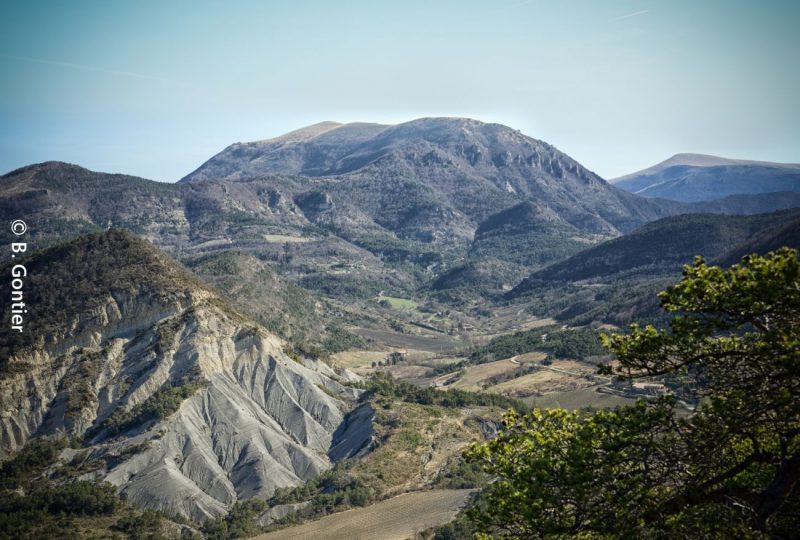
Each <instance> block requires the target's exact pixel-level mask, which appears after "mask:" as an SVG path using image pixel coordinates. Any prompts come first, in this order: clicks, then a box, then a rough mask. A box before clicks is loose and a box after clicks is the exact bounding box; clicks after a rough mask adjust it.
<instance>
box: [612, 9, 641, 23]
mask: <svg viewBox="0 0 800 540" xmlns="http://www.w3.org/2000/svg"><path fill="white" fill-rule="evenodd" d="M645 13H650V10H649V9H643V10H642V11H636V12H634V13H628V14H627V15H623V16H621V17H614V18H613V19H611V20H612V21H621V20H623V19H630V18H631V17H638V16H639V15H644V14H645Z"/></svg>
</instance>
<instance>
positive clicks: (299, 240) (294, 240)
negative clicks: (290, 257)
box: [263, 234, 314, 244]
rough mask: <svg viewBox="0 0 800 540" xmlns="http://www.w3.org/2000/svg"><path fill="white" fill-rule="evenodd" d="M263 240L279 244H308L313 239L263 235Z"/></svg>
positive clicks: (284, 235) (283, 235)
mask: <svg viewBox="0 0 800 540" xmlns="http://www.w3.org/2000/svg"><path fill="white" fill-rule="evenodd" d="M263 236H264V240H266V241H267V242H281V243H286V242H289V243H299V244H303V243H305V242H310V241H311V240H314V238H307V237H305V236H289V235H286V234H265V235H263Z"/></svg>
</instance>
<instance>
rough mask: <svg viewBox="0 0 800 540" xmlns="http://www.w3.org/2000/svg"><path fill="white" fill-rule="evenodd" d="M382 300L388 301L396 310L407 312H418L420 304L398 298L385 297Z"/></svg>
mask: <svg viewBox="0 0 800 540" xmlns="http://www.w3.org/2000/svg"><path fill="white" fill-rule="evenodd" d="M381 300H386V301H387V302H389V305H391V306H392V307H393V308H395V309H405V310H407V311H418V308H419V304H418V303H417V302H414V301H413V300H410V299H408V298H398V297H396V296H384V297H382V298H381Z"/></svg>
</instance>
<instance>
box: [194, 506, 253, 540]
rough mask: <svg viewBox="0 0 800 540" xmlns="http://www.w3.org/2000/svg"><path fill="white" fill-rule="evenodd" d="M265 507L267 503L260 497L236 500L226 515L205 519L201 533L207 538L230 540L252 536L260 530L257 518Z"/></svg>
mask: <svg viewBox="0 0 800 540" xmlns="http://www.w3.org/2000/svg"><path fill="white" fill-rule="evenodd" d="M266 509H267V503H266V502H264V501H262V500H261V499H248V500H246V501H241V502H237V503H235V504H234V505H233V507H232V508H231V509H230V511H229V512H228V515H227V516H225V517H223V518H219V519H209V520H207V521H206V522H205V524H204V525H203V534H204V535H205V538H206V539H207V540H231V539H233V538H247V537H249V536H253V535H255V534H258V533H259V532H261V528H260V527H259V525H258V522H257V518H258V516H259V515H260V514H261V513H262V512H263V511H264V510H266Z"/></svg>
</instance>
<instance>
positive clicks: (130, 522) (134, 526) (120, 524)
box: [114, 508, 165, 540]
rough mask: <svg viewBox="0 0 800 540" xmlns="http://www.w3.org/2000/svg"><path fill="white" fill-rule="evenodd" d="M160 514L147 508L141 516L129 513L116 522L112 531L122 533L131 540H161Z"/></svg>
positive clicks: (162, 537) (162, 536)
mask: <svg viewBox="0 0 800 540" xmlns="http://www.w3.org/2000/svg"><path fill="white" fill-rule="evenodd" d="M161 522H162V516H161V513H160V512H158V511H156V510H153V509H152V508H148V509H146V510H144V511H142V513H141V514H136V513H133V512H132V513H129V514H125V515H123V516H122V517H121V518H119V519H118V520H117V523H116V525H114V529H116V530H118V531H122V532H124V533H125V534H127V535H128V538H130V539H131V540H162V539H164V538H165V537H164V535H163V534H162V533H161Z"/></svg>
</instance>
